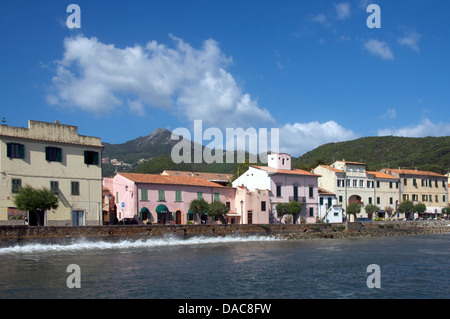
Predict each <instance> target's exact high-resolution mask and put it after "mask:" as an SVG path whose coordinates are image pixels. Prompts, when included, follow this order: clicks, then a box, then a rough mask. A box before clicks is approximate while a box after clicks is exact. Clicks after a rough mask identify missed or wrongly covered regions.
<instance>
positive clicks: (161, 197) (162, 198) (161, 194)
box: [158, 189, 166, 202]
mask: <svg viewBox="0 0 450 319" xmlns="http://www.w3.org/2000/svg"><path fill="white" fill-rule="evenodd" d="M165 200H166V196H165V195H164V190H162V189H160V190H158V201H160V202H164V201H165Z"/></svg>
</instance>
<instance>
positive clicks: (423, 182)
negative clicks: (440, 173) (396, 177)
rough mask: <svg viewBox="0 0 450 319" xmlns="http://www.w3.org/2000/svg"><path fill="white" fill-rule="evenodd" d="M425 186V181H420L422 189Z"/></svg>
mask: <svg viewBox="0 0 450 319" xmlns="http://www.w3.org/2000/svg"><path fill="white" fill-rule="evenodd" d="M423 186H425V180H424V179H422V187H423Z"/></svg>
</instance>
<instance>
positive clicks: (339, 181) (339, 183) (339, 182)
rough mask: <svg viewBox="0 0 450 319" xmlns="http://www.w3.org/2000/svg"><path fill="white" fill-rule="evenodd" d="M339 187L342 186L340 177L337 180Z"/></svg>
mask: <svg viewBox="0 0 450 319" xmlns="http://www.w3.org/2000/svg"><path fill="white" fill-rule="evenodd" d="M337 187H341V180H340V179H338V180H337Z"/></svg>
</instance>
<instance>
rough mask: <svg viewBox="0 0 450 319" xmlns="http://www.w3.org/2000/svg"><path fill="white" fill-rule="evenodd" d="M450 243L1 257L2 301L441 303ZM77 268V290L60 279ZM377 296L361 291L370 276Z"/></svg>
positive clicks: (34, 252) (84, 246)
mask: <svg viewBox="0 0 450 319" xmlns="http://www.w3.org/2000/svg"><path fill="white" fill-rule="evenodd" d="M449 243H450V234H449V233H447V234H436V235H417V236H406V237H379V238H357V239H314V240H298V241H297V240H294V241H291V240H289V241H288V240H276V239H273V238H270V237H248V238H233V237H227V238H195V239H191V240H179V239H175V238H166V239H151V240H148V241H136V242H131V241H122V242H118V243H108V242H89V241H81V242H77V243H73V244H70V245H41V244H33V245H25V246H16V247H11V248H1V249H0V269H1V272H0V298H52V299H53V298H102V299H104V298H133V299H153V298H161V299H170V298H176V299H214V298H225V299H230V298H233V299H234V298H250V299H257V298H264V299H267V298H268V299H281V298H283V299H300V298H302V299H316V298H331V299H337V298H345V299H347V298H352V299H355V298H356V299H359V298H364V299H365V298H382V299H386V298H388V299H391V298H399V299H405V298H407V299H411V298H414V299H417V298H426V299H430V298H431V299H434V298H438V299H448V298H449V297H450V288H449V287H450V279H449V274H448V271H447V267H448V263H449V261H450V249H449ZM71 264H75V265H78V266H79V269H80V277H79V279H80V280H79V283H80V285H81V287H80V288H72V289H70V288H68V286H67V280H68V277H69V276H71V275H72V273H71V272H67V267H68V266H69V265H71ZM371 264H376V265H378V266H379V267H380V273H379V274H380V276H379V282H380V284H381V288H368V286H367V278H368V277H369V276H370V275H371V273H370V272H367V267H368V266H369V265H371Z"/></svg>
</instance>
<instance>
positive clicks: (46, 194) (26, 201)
mask: <svg viewBox="0 0 450 319" xmlns="http://www.w3.org/2000/svg"><path fill="white" fill-rule="evenodd" d="M14 204H15V205H16V206H17V208H18V209H19V210H28V211H33V210H38V211H46V210H49V209H57V208H58V197H57V196H56V195H55V194H53V193H52V192H51V191H50V190H49V189H48V188H42V189H34V188H33V187H31V186H25V187H22V188H20V189H19V193H18V194H17V195H16V196H15V197H14Z"/></svg>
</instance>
